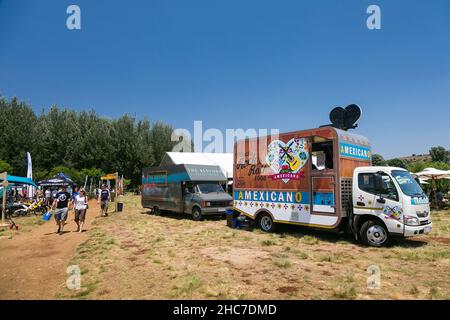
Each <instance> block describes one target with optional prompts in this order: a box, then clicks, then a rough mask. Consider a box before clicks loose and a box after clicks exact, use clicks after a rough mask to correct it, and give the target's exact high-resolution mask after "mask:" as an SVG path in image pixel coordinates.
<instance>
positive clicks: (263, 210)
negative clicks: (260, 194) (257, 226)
mask: <svg viewBox="0 0 450 320" xmlns="http://www.w3.org/2000/svg"><path fill="white" fill-rule="evenodd" d="M263 214H268V215H269V216H270V217H271V218H272V221H273V222H275V218H274V216H273V214H272V212H270V211H269V210H267V209H259V210H258V211H256V212H255V218H254V219H255V221H258V220H259V218H260V217H261V216H262V215H263Z"/></svg>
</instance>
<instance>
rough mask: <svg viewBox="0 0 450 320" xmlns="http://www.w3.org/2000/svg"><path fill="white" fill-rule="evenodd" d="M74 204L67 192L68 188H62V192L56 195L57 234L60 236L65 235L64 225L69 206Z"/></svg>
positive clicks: (54, 202) (54, 203)
mask: <svg viewBox="0 0 450 320" xmlns="http://www.w3.org/2000/svg"><path fill="white" fill-rule="evenodd" d="M71 203H72V199H71V196H70V193H68V192H67V187H66V186H62V187H61V190H60V191H59V192H58V193H57V194H56V196H55V200H54V201H53V210H55V221H56V225H57V226H58V230H57V231H56V233H58V234H59V235H62V234H63V230H64V225H65V224H66V220H67V216H68V212H69V204H71Z"/></svg>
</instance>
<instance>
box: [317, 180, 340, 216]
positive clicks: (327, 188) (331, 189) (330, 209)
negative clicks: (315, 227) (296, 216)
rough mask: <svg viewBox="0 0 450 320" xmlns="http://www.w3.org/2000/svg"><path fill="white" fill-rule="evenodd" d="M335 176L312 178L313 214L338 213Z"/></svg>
mask: <svg viewBox="0 0 450 320" xmlns="http://www.w3.org/2000/svg"><path fill="white" fill-rule="evenodd" d="M335 187H336V184H335V178H334V176H323V177H312V187H311V190H312V212H313V213H328V214H335V213H336V205H335V203H336V199H335V197H336V192H335Z"/></svg>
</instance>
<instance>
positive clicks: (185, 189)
mask: <svg viewBox="0 0 450 320" xmlns="http://www.w3.org/2000/svg"><path fill="white" fill-rule="evenodd" d="M181 186H182V187H181V188H182V190H181V191H182V194H183V212H185V213H192V199H193V197H194V192H195V191H194V184H193V183H191V182H186V183H183V184H182V185H181Z"/></svg>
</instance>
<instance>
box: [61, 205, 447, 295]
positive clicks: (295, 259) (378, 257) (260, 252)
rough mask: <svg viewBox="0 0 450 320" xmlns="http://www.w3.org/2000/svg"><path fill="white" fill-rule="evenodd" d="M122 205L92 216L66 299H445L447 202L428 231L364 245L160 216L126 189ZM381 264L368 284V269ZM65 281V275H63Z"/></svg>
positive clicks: (322, 235) (300, 231) (314, 234)
mask: <svg viewBox="0 0 450 320" xmlns="http://www.w3.org/2000/svg"><path fill="white" fill-rule="evenodd" d="M124 206H125V211H124V212H122V213H113V214H112V215H111V216H110V217H108V218H96V219H95V220H94V221H93V222H92V226H91V228H90V230H89V231H88V237H87V240H85V241H84V242H83V243H82V244H81V245H79V246H78V248H77V249H76V252H75V255H74V257H73V258H72V259H71V261H70V262H69V263H68V264H69V265H73V264H75V265H79V266H80V268H81V271H82V278H81V279H82V280H81V284H82V288H81V290H75V291H71V290H68V289H65V288H63V287H61V289H60V290H59V291H58V292H57V293H56V294H55V296H54V297H53V298H63V299H389V300H391V299H449V298H450V245H449V244H450V212H448V211H442V212H433V222H434V231H433V232H432V233H431V235H429V236H422V237H417V238H412V239H406V240H405V239H402V240H397V241H396V242H395V243H394V244H393V245H392V246H391V247H389V248H381V249H377V248H368V247H364V246H362V245H360V244H358V243H356V242H355V241H354V240H353V239H352V237H350V236H343V235H336V234H331V233H326V232H319V231H314V230H310V229H307V228H300V227H281V228H279V229H278V231H277V232H276V233H273V234H267V233H263V232H261V231H259V230H254V231H251V232H250V231H243V230H235V229H230V228H227V227H226V226H225V220H223V219H208V220H206V221H202V222H195V221H192V220H191V219H190V218H189V216H183V215H175V214H168V215H162V216H154V215H151V214H149V212H148V210H146V209H142V207H141V206H140V198H139V197H136V196H127V197H126V202H125V204H124ZM373 265H375V266H377V267H379V268H380V270H381V287H380V288H379V289H368V287H367V279H368V277H369V276H370V274H369V273H368V271H367V269H368V267H370V266H373ZM63 281H64V280H63Z"/></svg>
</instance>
